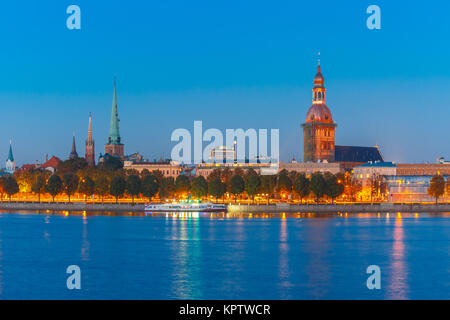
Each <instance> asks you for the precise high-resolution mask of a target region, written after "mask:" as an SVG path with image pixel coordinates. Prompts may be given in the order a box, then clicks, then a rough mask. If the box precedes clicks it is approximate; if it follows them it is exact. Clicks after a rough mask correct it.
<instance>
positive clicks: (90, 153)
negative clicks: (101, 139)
mask: <svg viewBox="0 0 450 320" xmlns="http://www.w3.org/2000/svg"><path fill="white" fill-rule="evenodd" d="M84 158H85V159H86V162H87V163H88V165H89V166H91V167H93V166H95V143H94V139H93V138H92V115H91V114H89V127H88V138H87V140H86V147H85V154H84Z"/></svg>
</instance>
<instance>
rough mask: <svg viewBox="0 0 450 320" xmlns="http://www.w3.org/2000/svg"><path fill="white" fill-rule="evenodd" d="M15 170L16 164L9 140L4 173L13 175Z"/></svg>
mask: <svg viewBox="0 0 450 320" xmlns="http://www.w3.org/2000/svg"><path fill="white" fill-rule="evenodd" d="M15 170H16V162H15V161H14V157H13V152H12V141H11V140H9V154H8V158H7V159H6V172H7V173H9V174H13V173H14V171H15Z"/></svg>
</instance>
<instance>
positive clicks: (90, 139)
mask: <svg viewBox="0 0 450 320" xmlns="http://www.w3.org/2000/svg"><path fill="white" fill-rule="evenodd" d="M88 141H92V114H91V113H90V112H89V128H88Z"/></svg>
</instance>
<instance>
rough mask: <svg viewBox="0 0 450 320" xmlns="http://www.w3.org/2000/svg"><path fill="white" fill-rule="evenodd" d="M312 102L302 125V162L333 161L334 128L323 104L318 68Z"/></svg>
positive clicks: (322, 89)
mask: <svg viewBox="0 0 450 320" xmlns="http://www.w3.org/2000/svg"><path fill="white" fill-rule="evenodd" d="M312 101H313V104H312V106H311V107H310V108H309V110H308V113H307V114H306V120H305V123H304V124H302V127H303V162H318V161H324V160H326V161H328V162H333V161H334V130H335V128H336V126H337V124H336V123H335V122H334V121H333V117H332V116H331V112H330V109H328V107H327V105H326V104H325V86H324V78H323V75H322V72H321V70H320V59H319V62H318V66H317V74H316V76H315V77H314V88H313V99H312Z"/></svg>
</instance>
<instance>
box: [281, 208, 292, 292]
mask: <svg viewBox="0 0 450 320" xmlns="http://www.w3.org/2000/svg"><path fill="white" fill-rule="evenodd" d="M279 252H280V255H279V257H280V259H279V271H278V286H279V291H280V298H281V299H289V298H290V296H289V288H290V287H291V282H290V272H289V242H288V230H287V221H286V216H284V217H282V218H281V224H280V244H279Z"/></svg>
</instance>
